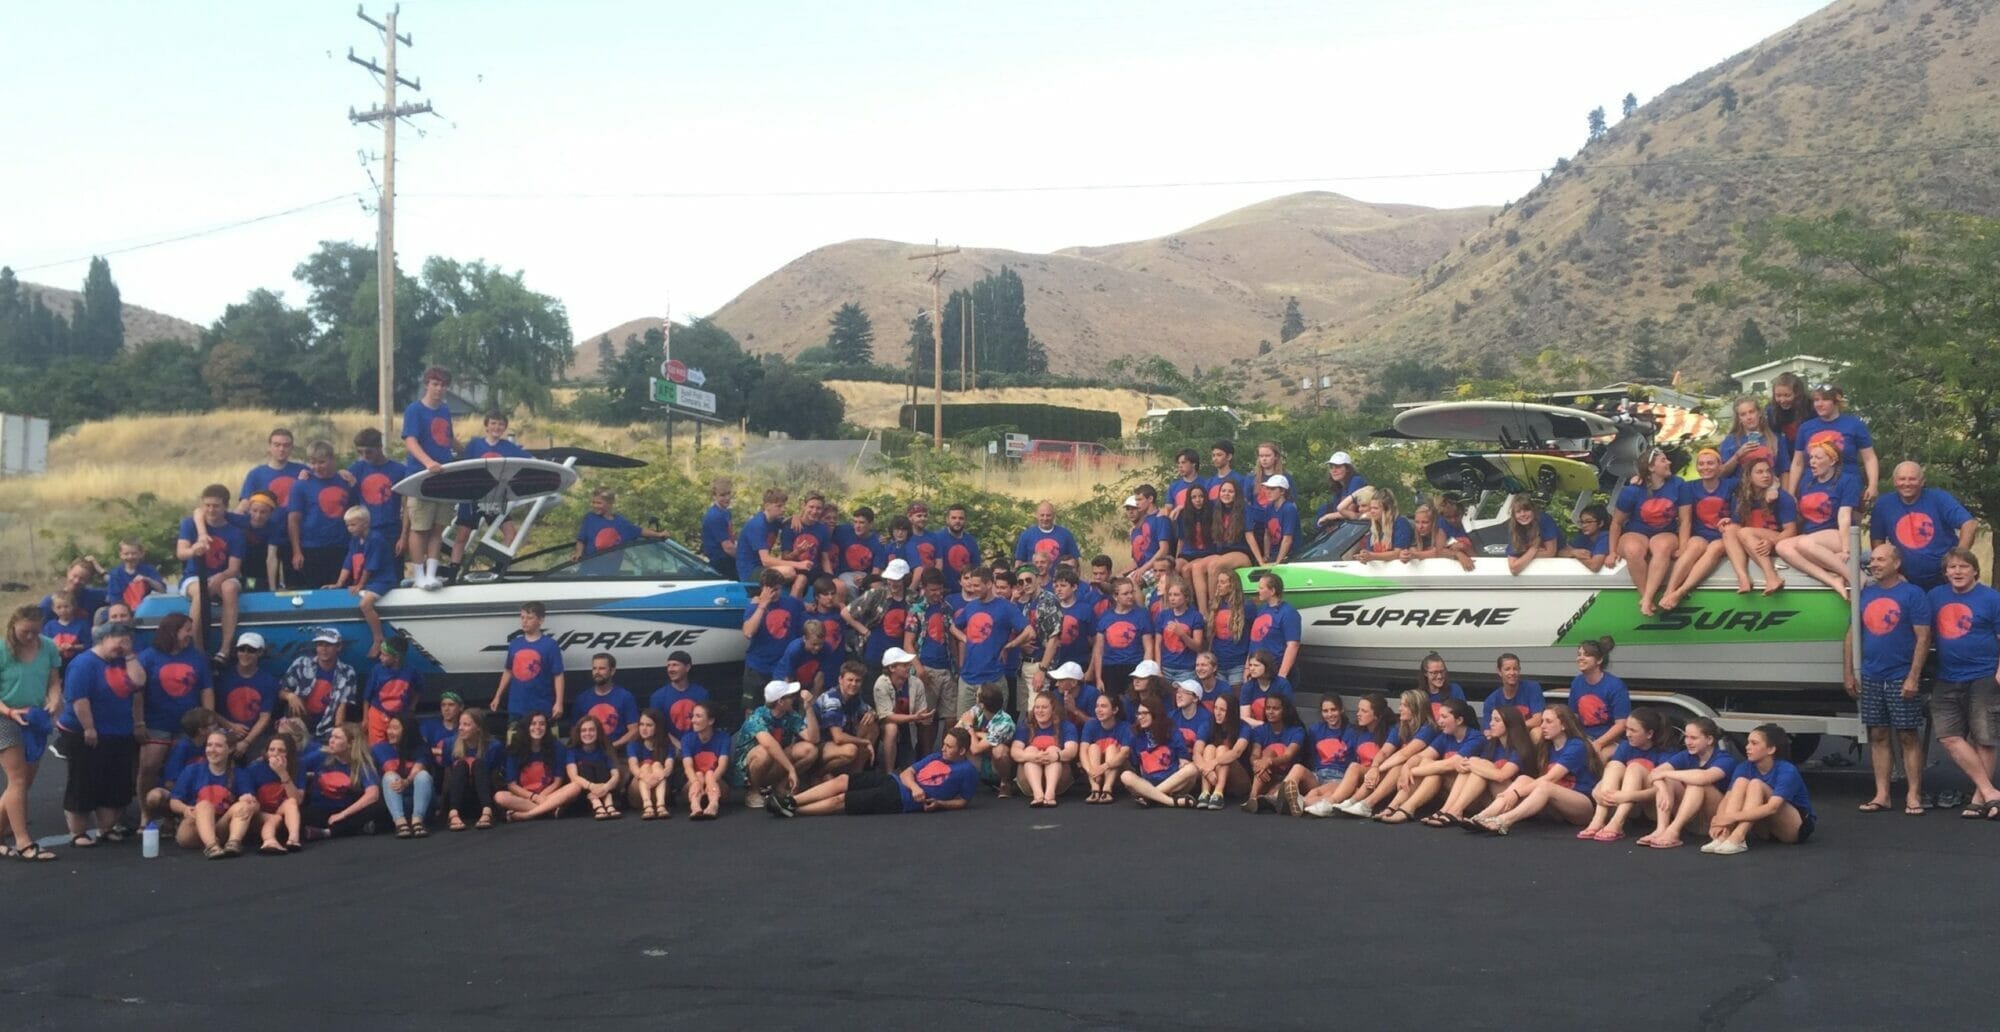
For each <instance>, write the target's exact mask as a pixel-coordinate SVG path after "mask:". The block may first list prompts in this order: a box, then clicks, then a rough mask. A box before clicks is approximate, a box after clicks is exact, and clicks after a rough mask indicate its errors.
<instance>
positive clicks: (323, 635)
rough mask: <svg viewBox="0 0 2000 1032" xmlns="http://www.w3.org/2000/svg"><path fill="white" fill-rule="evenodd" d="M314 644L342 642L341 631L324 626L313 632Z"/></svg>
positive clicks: (336, 643)
mask: <svg viewBox="0 0 2000 1032" xmlns="http://www.w3.org/2000/svg"><path fill="white" fill-rule="evenodd" d="M313 644H315V645H320V644H325V645H338V644H340V632H339V631H337V630H334V629H333V628H331V627H322V628H320V629H319V630H317V631H314V632H313Z"/></svg>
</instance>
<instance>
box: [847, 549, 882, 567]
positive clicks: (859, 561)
mask: <svg viewBox="0 0 2000 1032" xmlns="http://www.w3.org/2000/svg"><path fill="white" fill-rule="evenodd" d="M842 559H843V560H844V561H845V562H846V563H847V568H848V569H850V570H866V569H868V568H869V567H871V566H873V565H874V564H875V550H874V549H872V548H869V547H868V546H867V545H861V544H854V545H848V546H847V551H846V553H845V554H844V555H843V556H842Z"/></svg>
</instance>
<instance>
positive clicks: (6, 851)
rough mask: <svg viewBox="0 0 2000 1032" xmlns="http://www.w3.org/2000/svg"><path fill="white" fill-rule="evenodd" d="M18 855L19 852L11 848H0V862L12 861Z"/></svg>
mask: <svg viewBox="0 0 2000 1032" xmlns="http://www.w3.org/2000/svg"><path fill="white" fill-rule="evenodd" d="M20 855H21V851H20V850H18V849H15V848H14V847H13V846H0V860H12V859H14V858H15V857H18V856H20Z"/></svg>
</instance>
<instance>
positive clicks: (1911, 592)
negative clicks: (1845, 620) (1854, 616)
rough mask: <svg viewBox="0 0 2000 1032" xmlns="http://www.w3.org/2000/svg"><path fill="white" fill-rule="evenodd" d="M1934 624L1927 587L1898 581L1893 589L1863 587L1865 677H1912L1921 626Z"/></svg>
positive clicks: (1873, 585)
mask: <svg viewBox="0 0 2000 1032" xmlns="http://www.w3.org/2000/svg"><path fill="white" fill-rule="evenodd" d="M1930 625H1931V600H1930V598H1929V597H1928V596H1926V595H1925V594H1924V589H1922V588H1920V587H1918V586H1916V585H1915V584H1912V583H1910V581H1909V580H1908V579H1903V580H1898V581H1897V582H1896V586H1895V587H1893V588H1885V587H1883V586H1881V585H1880V584H1867V585H1863V586H1862V588H1861V676H1863V677H1865V678H1868V679H1869V680H1871V681H1901V680H1902V679H1903V678H1905V677H1907V676H1909V673H1910V661H1911V660H1912V659H1913V658H1915V656H1916V651H1917V628H1919V627H1929V626H1930Z"/></svg>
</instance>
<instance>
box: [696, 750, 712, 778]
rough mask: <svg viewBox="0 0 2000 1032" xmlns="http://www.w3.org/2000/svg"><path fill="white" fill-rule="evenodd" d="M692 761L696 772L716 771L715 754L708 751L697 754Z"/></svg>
mask: <svg viewBox="0 0 2000 1032" xmlns="http://www.w3.org/2000/svg"><path fill="white" fill-rule="evenodd" d="M692 759H693V760H694V769H695V770H698V771H702V772H707V771H711V770H714V769H715V754H714V753H712V752H709V751H708V750H706V749H704V750H702V751H701V752H698V753H695V754H694V756H693V757H692Z"/></svg>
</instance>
